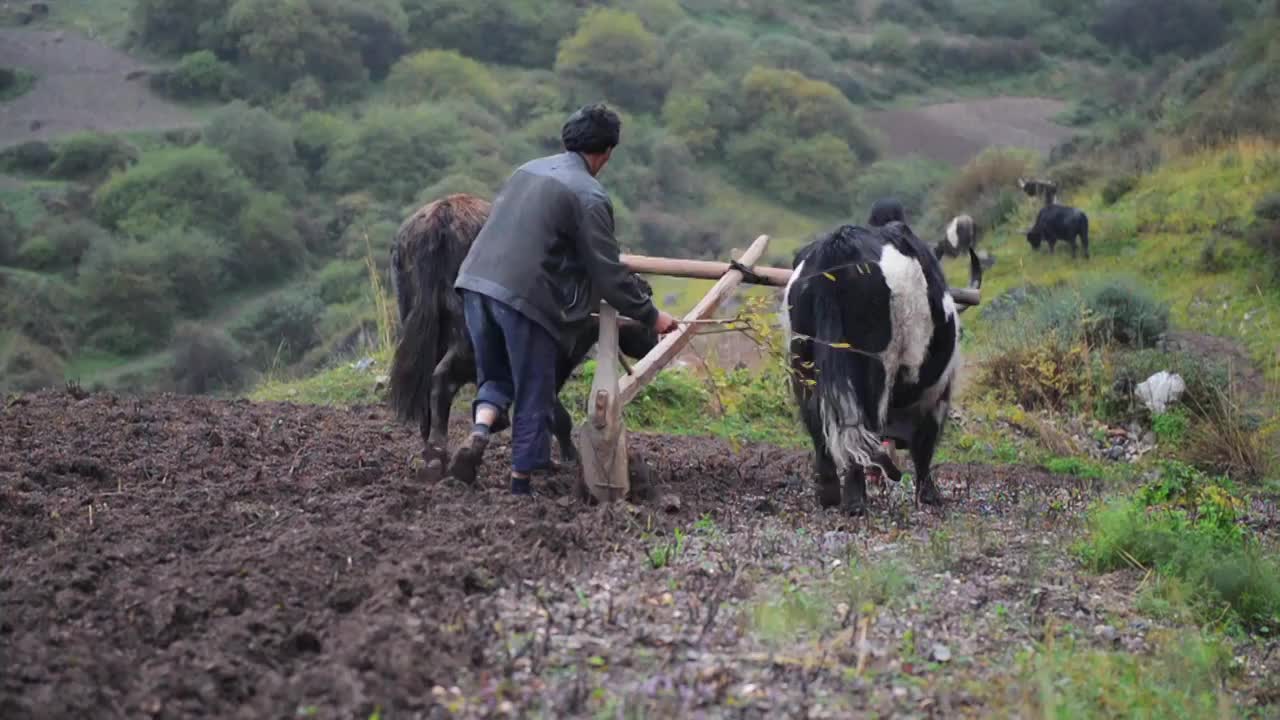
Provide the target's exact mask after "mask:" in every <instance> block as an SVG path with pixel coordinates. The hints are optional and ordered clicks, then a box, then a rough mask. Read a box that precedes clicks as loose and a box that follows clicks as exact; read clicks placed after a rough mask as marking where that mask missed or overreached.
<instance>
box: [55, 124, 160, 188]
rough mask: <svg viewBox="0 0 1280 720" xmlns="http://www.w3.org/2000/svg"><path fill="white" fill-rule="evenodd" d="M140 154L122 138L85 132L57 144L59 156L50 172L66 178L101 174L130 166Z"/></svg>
mask: <svg viewBox="0 0 1280 720" xmlns="http://www.w3.org/2000/svg"><path fill="white" fill-rule="evenodd" d="M137 158H138V151H137V149H136V148H134V147H133V146H131V145H129V144H128V143H126V142H124V141H123V140H121V139H119V138H116V137H112V136H111V135H107V134H105V133H96V132H85V133H79V134H76V135H72V136H71V137H70V138H68V139H67V140H64V141H62V142H61V143H59V144H58V148H57V159H56V160H54V161H53V165H51V166H50V167H49V171H48V172H49V175H51V176H53V177H56V178H61V179H64V180H75V179H81V178H90V179H92V178H99V177H103V176H105V175H106V174H107V173H110V172H111V171H113V170H123V169H125V168H127V167H129V165H131V164H132V163H133V162H134V161H136V160H137Z"/></svg>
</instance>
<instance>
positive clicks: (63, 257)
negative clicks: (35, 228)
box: [22, 220, 110, 270]
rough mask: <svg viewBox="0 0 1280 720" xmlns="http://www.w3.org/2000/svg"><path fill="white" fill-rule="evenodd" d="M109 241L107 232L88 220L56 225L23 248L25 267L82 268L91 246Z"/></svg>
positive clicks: (39, 268)
mask: <svg viewBox="0 0 1280 720" xmlns="http://www.w3.org/2000/svg"><path fill="white" fill-rule="evenodd" d="M109 240H110V236H108V233H106V231H104V229H102V228H100V227H97V225H95V224H93V223H90V222H88V220H72V222H69V223H55V224H52V225H50V227H47V228H45V232H44V234H41V236H37V237H33V238H31V240H29V241H28V242H27V245H24V246H23V249H22V264H23V266H26V268H31V269H33V270H58V269H68V268H72V269H74V268H78V266H79V263H81V259H82V258H84V254H86V252H87V251H88V249H90V247H92V246H93V245H97V243H100V242H109Z"/></svg>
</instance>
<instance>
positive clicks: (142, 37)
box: [133, 0, 231, 55]
mask: <svg viewBox="0 0 1280 720" xmlns="http://www.w3.org/2000/svg"><path fill="white" fill-rule="evenodd" d="M230 6H231V0H135V2H134V6H133V32H134V34H135V35H136V37H137V38H138V40H139V41H140V42H141V43H142V45H143V46H145V47H147V48H150V49H152V50H155V51H157V52H161V53H166V54H172V55H178V54H182V53H190V52H195V51H196V50H205V49H207V50H213V51H215V52H221V51H224V50H227V49H229V46H228V39H227V34H226V31H227V28H226V16H227V9H228V8H229V7H230Z"/></svg>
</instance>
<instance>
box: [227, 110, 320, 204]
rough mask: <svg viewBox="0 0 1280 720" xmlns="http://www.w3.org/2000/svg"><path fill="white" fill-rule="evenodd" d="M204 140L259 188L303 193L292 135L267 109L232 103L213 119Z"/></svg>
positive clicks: (295, 194) (291, 194) (296, 193)
mask: <svg viewBox="0 0 1280 720" xmlns="http://www.w3.org/2000/svg"><path fill="white" fill-rule="evenodd" d="M205 141H206V142H208V143H209V145H210V146H212V147H214V148H217V149H218V150H221V151H222V152H223V153H225V154H226V155H227V157H229V158H231V161H232V162H234V163H235V164H236V166H237V167H239V168H240V170H241V171H242V172H244V174H245V176H247V177H248V178H249V179H250V180H251V181H253V182H254V183H255V184H256V185H258V187H261V188H263V189H265V190H273V191H276V192H282V193H284V194H285V195H289V196H297V195H298V194H300V193H301V192H302V174H301V171H300V169H299V168H298V163H297V155H296V152H295V150H294V143H293V133H292V132H291V131H290V130H289V127H288V126H287V125H285V124H284V123H283V122H280V121H279V120H277V119H276V118H275V117H274V116H272V115H271V113H269V112H267V111H266V110H263V109H262V108H251V107H249V105H248V104H246V103H245V102H243V101H240V100H237V101H235V102H233V103H231V104H230V105H228V106H226V107H224V108H222V109H221V110H219V111H218V112H217V113H216V114H215V115H214V116H213V119H212V120H211V121H210V122H209V127H208V128H207V129H206V130H205Z"/></svg>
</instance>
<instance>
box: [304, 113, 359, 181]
mask: <svg viewBox="0 0 1280 720" xmlns="http://www.w3.org/2000/svg"><path fill="white" fill-rule="evenodd" d="M348 132H350V126H349V125H348V123H347V121H345V120H343V119H342V118H340V117H338V116H337V115H331V114H329V113H323V112H309V113H306V114H304V115H303V116H302V118H301V119H300V120H298V124H297V125H296V126H295V128H294V132H293V150H294V154H295V155H297V157H298V159H299V160H300V161H301V162H302V167H303V169H305V170H306V171H307V174H308V176H310V177H312V178H314V177H315V176H316V174H317V173H319V172H320V170H321V168H323V167H324V164H325V163H326V162H328V160H329V154H330V153H331V152H332V151H333V148H334V146H336V145H337V144H338V141H339V140H341V139H342V137H343V135H345V134H346V133H348Z"/></svg>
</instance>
